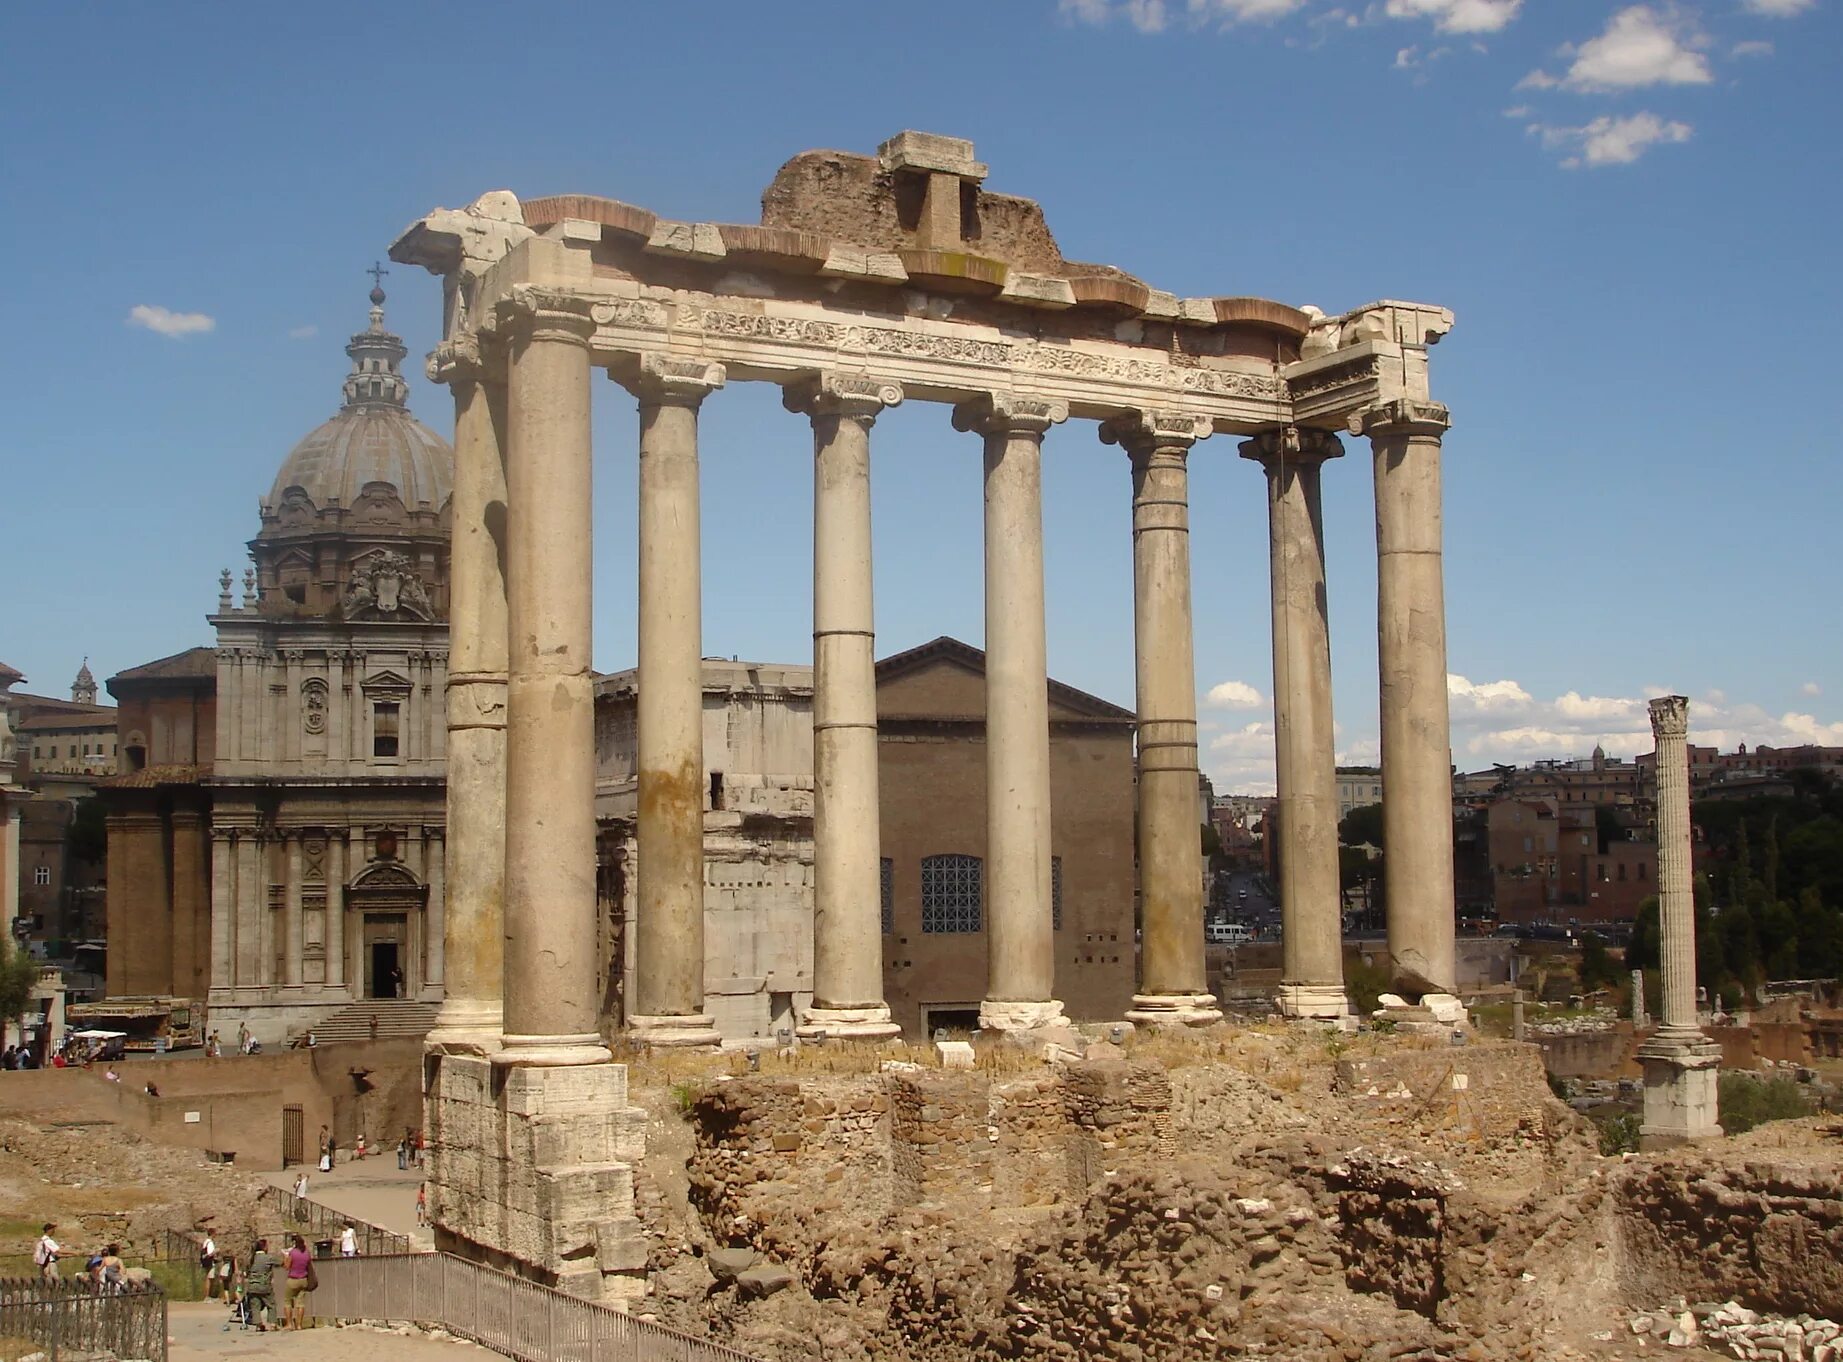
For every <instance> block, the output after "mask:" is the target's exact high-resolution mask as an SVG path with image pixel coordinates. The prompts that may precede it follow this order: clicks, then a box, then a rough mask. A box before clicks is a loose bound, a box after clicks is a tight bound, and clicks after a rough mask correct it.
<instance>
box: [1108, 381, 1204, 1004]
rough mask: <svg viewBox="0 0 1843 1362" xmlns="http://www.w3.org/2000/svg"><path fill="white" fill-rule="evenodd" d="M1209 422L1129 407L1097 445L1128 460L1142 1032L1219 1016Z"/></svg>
mask: <svg viewBox="0 0 1843 1362" xmlns="http://www.w3.org/2000/svg"><path fill="white" fill-rule="evenodd" d="M1210 431H1211V427H1210V423H1209V421H1208V419H1207V418H1204V417H1199V416H1192V415H1189V414H1186V413H1183V412H1168V411H1142V412H1128V413H1125V414H1124V415H1121V416H1117V417H1115V418H1114V419H1113V420H1111V421H1107V422H1105V423H1103V424H1102V426H1101V439H1102V440H1104V441H1106V442H1107V443H1108V444H1117V445H1119V446H1120V447H1121V448H1122V449H1124V450H1125V451H1126V453H1127V455H1128V457H1129V458H1130V459H1131V461H1132V476H1133V661H1134V675H1135V679H1136V685H1135V693H1136V697H1137V703H1136V707H1137V710H1138V719H1139V723H1138V729H1137V744H1136V746H1137V754H1136V759H1137V763H1138V785H1139V788H1138V818H1139V838H1138V841H1139V907H1140V926H1141V937H1140V948H1139V991H1138V993H1137V994H1136V995H1135V996H1134V998H1133V1007H1132V1010H1131V1011H1129V1012H1128V1013H1127V1014H1126V1015H1127V1016H1128V1017H1129V1018H1130V1019H1131V1020H1133V1021H1135V1022H1138V1023H1140V1024H1142V1025H1153V1026H1165V1025H1174V1024H1178V1025H1190V1026H1200V1025H1207V1024H1209V1023H1212V1022H1218V1021H1221V1020H1222V1010H1221V1009H1220V1008H1219V1007H1217V1005H1216V999H1215V997H1214V995H1212V994H1211V993H1210V992H1209V979H1208V975H1207V973H1206V971H1205V967H1204V960H1203V847H1202V829H1201V826H1200V822H1199V820H1198V817H1197V678H1196V664H1195V661H1194V660H1193V651H1194V650H1193V644H1192V636H1191V615H1190V472H1189V465H1188V460H1189V457H1190V449H1191V446H1192V445H1194V444H1195V443H1196V442H1197V441H1198V440H1203V439H1207V438H1209V435H1210Z"/></svg>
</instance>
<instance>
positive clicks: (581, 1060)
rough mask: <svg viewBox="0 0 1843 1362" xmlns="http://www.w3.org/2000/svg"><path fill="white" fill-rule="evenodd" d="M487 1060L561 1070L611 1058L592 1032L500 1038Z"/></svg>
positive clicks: (599, 1038) (610, 1054) (611, 1055)
mask: <svg viewBox="0 0 1843 1362" xmlns="http://www.w3.org/2000/svg"><path fill="white" fill-rule="evenodd" d="M499 1043H500V1048H499V1049H497V1050H495V1051H493V1053H492V1055H491V1056H490V1058H491V1059H492V1061H493V1063H494V1064H495V1065H497V1066H499V1067H500V1068H523V1067H531V1068H545V1069H561V1068H567V1067H569V1066H571V1065H577V1064H606V1063H608V1062H610V1061H611V1060H613V1058H614V1055H613V1054H612V1053H611V1052H610V1051H609V1049H608V1047H607V1046H606V1045H604V1044H603V1043H602V1038H601V1037H600V1036H599V1035H597V1034H596V1033H595V1032H593V1031H584V1032H579V1033H575V1034H571V1035H566V1036H521V1035H509V1036H502V1037H500V1042H499Z"/></svg>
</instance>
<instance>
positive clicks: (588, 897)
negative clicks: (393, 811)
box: [493, 289, 610, 1065]
mask: <svg viewBox="0 0 1843 1362" xmlns="http://www.w3.org/2000/svg"><path fill="white" fill-rule="evenodd" d="M499 308H500V311H499V319H500V323H501V327H502V329H503V330H505V331H507V332H509V333H510V338H511V340H510V343H511V374H510V380H509V382H508V384H507V419H506V426H507V433H508V435H509V436H510V441H509V457H508V458H507V461H506V492H507V497H506V509H507V519H506V613H507V637H508V650H507V663H508V666H507V679H506V702H507V722H506V869H505V895H506V901H505V916H506V936H505V1020H504V1026H505V1036H504V1041H503V1045H504V1048H503V1049H501V1050H499V1051H498V1052H497V1053H495V1055H494V1057H493V1058H494V1062H495V1063H500V1064H531V1065H562V1064H594V1063H598V1062H600V1061H603V1060H606V1059H608V1058H610V1056H609V1053H608V1049H607V1047H606V1046H605V1045H604V1044H603V1043H602V1039H601V1035H600V1031H599V1025H600V1016H599V1010H600V990H599V988H598V987H597V983H598V980H597V978H596V955H595V813H594V797H595V692H594V673H593V672H592V671H591V669H590V660H589V659H590V611H589V589H590V588H589V583H590V572H589V569H590V510H589V507H590V495H589V493H590V429H589V424H590V415H589V350H588V346H589V336H590V334H591V332H592V330H593V325H592V323H591V321H590V319H589V309H588V304H587V302H586V301H585V300H583V299H578V298H573V297H570V296H568V295H566V294H560V293H550V292H546V291H542V290H536V289H533V290H529V291H521V293H520V294H519V295H517V296H515V297H514V298H512V299H509V300H507V301H505V302H502V303H501V304H500V305H499Z"/></svg>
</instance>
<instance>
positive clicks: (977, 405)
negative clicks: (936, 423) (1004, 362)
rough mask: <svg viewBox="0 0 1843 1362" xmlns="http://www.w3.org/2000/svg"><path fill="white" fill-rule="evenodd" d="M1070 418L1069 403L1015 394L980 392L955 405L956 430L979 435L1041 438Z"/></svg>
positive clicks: (954, 424) (954, 423) (954, 426)
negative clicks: (1032, 436)
mask: <svg viewBox="0 0 1843 1362" xmlns="http://www.w3.org/2000/svg"><path fill="white" fill-rule="evenodd" d="M1068 419H1069V404H1068V403H1067V402H1062V401H1058V400H1056V399H1054V398H1049V397H1026V396H1023V395H1021V394H1018V393H1014V392H990V393H980V394H979V395H978V396H977V397H969V398H967V399H966V400H965V401H963V402H959V403H956V404H955V406H954V409H953V428H954V429H955V430H964V431H972V432H974V433H977V434H979V435H1041V434H1043V433H1044V432H1045V431H1047V430H1048V429H1049V428H1050V427H1051V426H1059V425H1061V424H1062V423H1063V422H1064V421H1066V420H1068Z"/></svg>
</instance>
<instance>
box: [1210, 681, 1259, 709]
mask: <svg viewBox="0 0 1843 1362" xmlns="http://www.w3.org/2000/svg"><path fill="white" fill-rule="evenodd" d="M1266 703H1267V702H1266V701H1265V700H1263V699H1262V698H1261V693H1260V692H1259V691H1258V690H1256V689H1255V688H1254V687H1253V686H1250V685H1249V684H1248V683H1247V682H1246V681H1224V682H1222V683H1221V684H1220V685H1215V686H1211V687H1210V689H1209V694H1208V695H1206V696H1204V697H1203V704H1204V706H1205V707H1206V708H1209V709H1259V708H1260V707H1261V706H1262V705H1264V704H1266Z"/></svg>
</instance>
